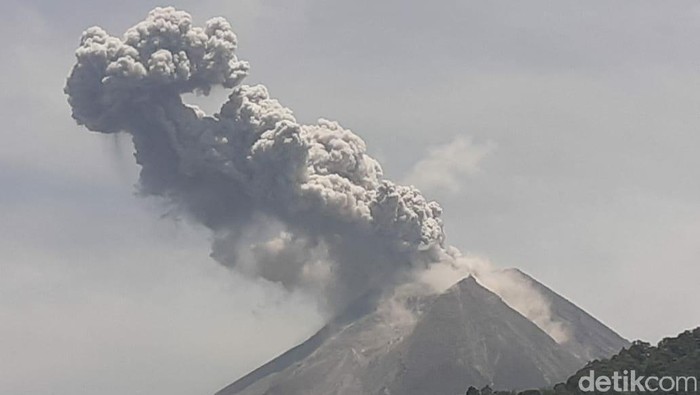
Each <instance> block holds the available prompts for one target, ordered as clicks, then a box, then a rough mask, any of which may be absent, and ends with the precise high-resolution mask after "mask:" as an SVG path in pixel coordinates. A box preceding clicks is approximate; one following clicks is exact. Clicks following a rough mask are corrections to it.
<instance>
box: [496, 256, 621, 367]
mask: <svg viewBox="0 0 700 395" xmlns="http://www.w3.org/2000/svg"><path fill="white" fill-rule="evenodd" d="M505 271H506V272H508V273H509V274H511V275H514V276H518V277H519V278H520V280H521V281H525V282H527V283H529V284H530V285H531V286H532V287H533V288H534V289H536V290H537V291H538V292H539V293H540V294H541V295H542V296H543V297H544V298H545V299H546V300H547V302H549V307H550V312H551V314H552V319H553V320H555V321H557V322H560V323H562V324H564V326H565V327H566V329H567V332H568V334H569V338H568V339H567V341H565V342H564V343H562V346H564V347H565V348H566V349H567V350H569V351H570V352H571V353H573V354H574V355H576V356H577V357H579V358H580V359H582V360H585V361H591V360H594V359H603V358H609V357H610V356H612V355H614V354H616V353H618V352H619V351H620V350H622V349H623V348H625V347H629V346H630V342H629V341H627V340H626V339H624V338H623V337H622V336H620V335H618V334H617V333H616V332H615V331H613V330H612V329H610V328H608V327H607V326H605V325H604V324H603V323H602V322H600V321H598V320H597V319H595V318H594V317H593V316H591V315H590V314H588V313H587V312H585V311H584V310H582V309H581V308H579V307H578V306H576V305H575V304H573V303H571V302H570V301H568V300H567V299H566V298H564V297H562V296H561V295H559V294H557V293H556V292H554V291H552V290H551V289H549V288H548V287H547V286H545V285H543V284H542V283H540V282H538V281H537V280H535V279H534V278H532V277H530V276H529V275H528V274H526V273H523V272H522V271H520V270H518V269H507V270H505Z"/></svg>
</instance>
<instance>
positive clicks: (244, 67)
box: [65, 8, 460, 311]
mask: <svg viewBox="0 0 700 395" xmlns="http://www.w3.org/2000/svg"><path fill="white" fill-rule="evenodd" d="M236 44H237V41H236V36H235V35H234V33H233V31H232V30H231V26H230V25H229V23H228V22H227V21H226V20H225V19H222V18H214V19H211V20H209V21H208V22H206V24H205V26H204V27H203V28H201V27H196V26H193V25H192V20H191V17H190V15H188V14H187V13H185V12H183V11H177V10H175V9H173V8H156V9H154V10H153V11H151V12H150V13H149V14H148V17H147V18H146V19H145V20H144V21H142V22H140V23H138V24H137V25H136V26H134V27H132V28H130V29H128V30H127V31H126V33H125V34H124V36H123V37H122V38H117V37H112V36H110V35H108V34H107V33H106V32H105V31H104V30H103V29H101V28H99V27H92V28H90V29H88V30H86V31H85V32H84V33H83V36H82V38H81V42H80V47H79V48H78V50H77V51H76V57H77V62H76V64H75V66H74V67H73V70H72V71H71V74H70V76H69V77H68V81H67V85H66V88H65V91H66V93H67V94H68V101H69V103H70V105H71V107H72V109H73V118H75V120H76V121H77V122H78V123H79V124H81V125H84V126H85V127H87V128H88V129H90V130H93V131H97V132H102V133H117V132H126V133H129V134H130V135H131V136H132V139H133V143H134V146H135V157H136V161H137V162H138V163H139V164H140V165H141V174H140V180H139V184H140V189H141V192H142V193H143V194H146V195H156V196H161V197H165V198H167V199H168V200H169V201H170V202H172V203H173V204H175V205H176V207H177V208H178V209H180V210H181V211H182V212H184V213H186V214H187V215H189V216H191V217H192V218H193V219H195V220H196V221H198V222H200V223H202V224H204V225H205V226H207V227H208V228H210V229H212V231H213V232H214V235H215V241H214V244H213V247H212V256H213V257H214V258H215V259H217V260H218V261H220V262H221V263H223V264H225V265H229V266H235V267H237V268H239V269H240V270H241V271H243V272H246V273H248V274H251V275H255V276H260V277H263V278H266V279H268V280H270V281H275V282H279V283H281V284H283V285H284V286H285V287H287V288H289V289H297V288H303V289H313V290H315V291H318V292H320V294H321V295H323V298H324V299H325V300H326V303H327V307H329V308H330V309H331V311H333V310H335V309H337V308H339V307H342V306H344V305H345V304H346V303H348V302H349V301H351V300H353V299H354V298H356V297H358V296H359V295H362V294H364V293H367V292H370V291H372V290H375V289H382V288H387V287H388V286H390V285H391V284H393V283H394V282H395V281H396V280H397V278H399V277H401V275H402V274H405V273H408V272H411V271H415V269H420V268H423V269H424V268H427V267H430V266H432V265H433V264H435V263H443V264H445V263H447V264H449V265H453V264H455V262H457V261H458V260H459V259H460V254H459V252H458V251H457V250H456V249H455V248H453V247H449V246H447V245H446V244H445V233H444V231H443V224H442V220H441V219H440V215H441V213H442V209H441V208H440V206H439V205H438V204H437V203H436V202H433V201H428V200H427V199H426V198H425V197H424V196H423V195H422V194H421V193H420V192H419V191H418V190H417V189H416V188H414V187H413V186H405V185H398V184H395V183H393V182H391V181H389V180H387V179H385V178H384V177H383V174H382V168H381V166H380V165H379V163H378V162H377V161H376V160H375V159H373V158H372V157H370V156H369V155H368V154H367V152H366V147H365V143H364V141H363V140H362V139H361V138H360V137H358V136H357V135H355V134H354V133H352V132H351V131H350V130H347V129H344V128H343V127H341V126H340V125H339V124H338V123H336V122H333V121H328V120H323V119H322V120H319V121H318V122H317V123H316V124H313V125H302V124H300V123H298V122H297V121H296V119H295V118H294V116H293V115H292V111H291V110H290V109H288V108H286V107H283V106H282V105H280V103H279V102H278V101H277V100H275V99H273V98H271V97H270V96H269V94H268V92H267V89H266V88H265V87H264V86H262V85H257V86H247V85H241V81H242V80H243V79H244V77H245V76H246V75H247V74H248V69H249V66H248V63H246V62H244V61H241V60H238V59H237V57H236V56H235V50H236ZM216 85H222V86H224V87H226V88H230V89H231V95H230V96H229V98H228V101H227V102H225V103H224V104H223V105H222V106H221V109H220V111H219V113H217V114H215V115H213V116H207V115H206V114H204V112H203V111H201V110H200V109H198V108H197V107H195V106H191V105H188V104H185V103H183V101H182V98H181V96H182V95H183V94H185V93H189V92H200V93H205V94H206V93H208V92H209V91H210V89H211V88H212V87H213V86H216ZM272 230H274V233H273V234H272V235H270V232H271V231H272ZM251 234H255V235H256V237H251ZM261 235H266V236H268V240H267V241H264V242H260V236H261ZM270 236H271V237H270ZM454 280H457V279H454Z"/></svg>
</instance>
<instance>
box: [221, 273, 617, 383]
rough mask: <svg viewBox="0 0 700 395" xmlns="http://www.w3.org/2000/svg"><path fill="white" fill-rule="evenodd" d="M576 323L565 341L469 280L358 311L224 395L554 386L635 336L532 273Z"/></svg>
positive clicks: (563, 317)
mask: <svg viewBox="0 0 700 395" xmlns="http://www.w3.org/2000/svg"><path fill="white" fill-rule="evenodd" d="M508 274H509V275H511V276H520V277H521V279H522V280H523V281H528V282H531V285H532V286H533V287H534V288H535V289H537V290H538V292H540V293H541V294H542V296H544V297H545V298H546V300H547V301H548V302H549V303H550V307H551V311H552V314H553V317H552V318H553V319H554V320H556V321H557V322H560V323H561V324H562V325H564V327H565V328H566V329H567V330H568V333H569V336H568V339H567V340H566V341H564V342H562V343H561V344H559V343H557V342H556V341H554V339H552V338H551V337H550V336H549V335H548V334H547V333H546V332H544V331H543V330H542V329H540V328H539V327H538V326H537V325H535V324H534V323H533V322H531V321H530V320H529V319H527V318H526V317H524V316H523V315H521V314H520V313H518V312H517V311H515V310H514V309H512V308H511V307H509V306H508V305H507V304H506V303H505V302H504V301H503V300H502V299H501V298H500V297H499V296H498V295H496V294H495V293H493V292H491V291H489V290H488V289H487V288H485V287H484V286H482V285H481V284H480V283H479V282H478V281H477V280H476V279H475V278H473V277H467V278H465V279H463V280H461V281H460V282H458V283H457V284H455V285H453V286H452V287H451V288H449V289H448V290H447V291H445V292H444V293H442V294H439V295H432V296H424V297H419V298H415V299H413V300H410V301H409V303H407V304H406V303H401V304H400V305H397V304H392V303H388V302H387V303H384V304H380V305H379V307H377V308H376V309H375V310H373V311H372V312H370V313H368V314H360V315H359V316H358V314H357V311H362V309H361V308H357V309H354V311H350V312H348V313H347V314H345V315H344V316H341V317H339V318H338V319H336V320H335V321H333V322H331V323H330V324H328V325H326V326H325V327H324V328H322V329H321V330H320V331H319V332H317V333H316V334H315V335H313V336H312V337H311V338H309V339H308V340H307V341H305V342H303V343H302V344H300V345H298V346H296V347H294V348H292V349H290V350H289V351H287V352H285V353H284V354H282V355H280V356H279V357H277V358H275V359H273V360H272V361H270V362H268V363H267V364H265V365H263V366H261V367H260V368H258V369H256V370H254V371H253V372H251V373H249V374H248V375H246V376H244V377H243V378H241V379H239V380H238V381H236V382H234V383H233V384H231V385H229V386H227V387H226V388H224V389H222V390H221V391H219V392H218V393H217V394H216V395H278V394H279V395H358V394H372V395H374V394H377V395H425V394H431V395H455V394H463V393H464V392H465V390H466V389H467V388H468V387H469V386H472V385H473V386H477V387H480V386H485V385H490V386H491V387H493V388H496V389H521V388H535V387H544V386H549V385H552V384H554V383H557V382H560V381H562V380H564V379H566V377H568V376H569V375H570V374H572V373H573V372H575V371H576V370H577V369H579V368H580V367H581V366H583V365H584V364H585V363H586V362H588V360H589V359H593V358H603V357H607V356H610V355H612V354H614V353H615V352H617V351H619V350H620V349H622V348H623V347H625V346H627V345H628V344H629V343H628V342H627V341H626V340H625V339H623V338H622V337H620V336H619V335H617V334H616V333H615V332H613V331H612V330H611V329H609V328H607V327H606V326H605V325H603V324H602V323H600V322H599V321H597V320H596V319H595V318H593V317H591V316H590V315H589V314H587V313H586V312H585V311H583V310H581V309H579V308H578V307H576V306H575V305H574V304H572V303H571V302H569V301H567V300H566V299H565V298H563V297H561V296H559V295H557V294H556V293H554V292H553V291H551V290H550V289H549V288H547V287H545V286H544V285H542V284H540V283H538V282H537V281H535V280H534V279H532V278H531V277H530V276H528V275H526V274H524V273H522V272H520V271H517V270H515V269H509V270H508Z"/></svg>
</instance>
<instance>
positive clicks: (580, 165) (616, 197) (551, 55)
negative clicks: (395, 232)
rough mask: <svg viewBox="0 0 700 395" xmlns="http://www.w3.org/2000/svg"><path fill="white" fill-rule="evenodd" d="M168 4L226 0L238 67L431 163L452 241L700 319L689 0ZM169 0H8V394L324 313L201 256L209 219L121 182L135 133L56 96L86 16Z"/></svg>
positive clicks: (547, 278) (143, 382)
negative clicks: (203, 222) (90, 128)
mask: <svg viewBox="0 0 700 395" xmlns="http://www.w3.org/2000/svg"><path fill="white" fill-rule="evenodd" d="M169 4H172V5H175V6H177V7H181V8H184V9H186V10H187V11H189V12H190V13H191V14H192V15H193V16H194V18H195V20H196V21H197V22H203V21H204V20H206V19H208V18H210V17H212V16H218V15H222V16H225V17H227V18H228V19H229V20H230V21H231V22H232V24H233V26H234V29H235V30H236V32H237V33H238V38H239V42H240V50H239V54H240V57H241V58H243V59H246V60H248V61H250V62H251V65H252V72H251V76H250V78H249V80H248V82H249V83H251V82H262V83H264V84H266V85H267V86H268V88H269V89H270V92H271V94H272V95H273V96H275V97H277V98H279V99H280V101H281V102H282V103H283V104H285V105H286V106H288V107H290V108H292V109H293V110H294V111H295V114H296V116H297V117H298V118H299V119H300V120H301V121H314V120H315V119H316V118H318V117H325V118H329V119H335V120H338V121H339V122H340V123H341V124H342V125H344V126H345V127H349V128H351V129H352V130H353V131H355V132H356V133H358V134H360V135H361V136H362V137H363V138H364V139H365V140H366V141H367V143H368V147H369V151H370V152H371V153H372V154H373V155H375V156H376V157H378V158H379V159H380V160H381V161H382V163H383V165H384V168H385V171H386V173H387V174H388V176H389V177H390V178H393V179H397V180H410V181H413V182H416V183H418V184H419V186H421V184H423V186H424V187H425V188H424V192H425V193H426V195H428V196H429V197H432V198H435V199H438V200H439V201H440V202H441V203H442V205H443V207H444V208H445V215H444V218H445V221H446V226H447V232H448V238H449V241H450V242H451V244H454V245H456V246H458V247H459V248H461V249H462V250H464V251H469V252H473V253H477V254H481V255H484V256H486V257H488V258H489V259H490V260H492V261H493V262H494V263H496V264H497V265H499V266H503V267H508V266H517V267H520V268H521V269H523V270H525V271H527V272H529V273H530V274H532V275H533V276H534V277H536V278H538V279H540V280H541V281H542V282H543V283H545V284H547V285H548V286H550V287H551V288H553V289H554V290H556V291H558V292H560V293H561V294H563V295H564V296H566V297H568V298H570V299H571V300H572V301H573V302H575V303H577V304H578V305H580V306H581V307H583V308H585V309H586V310H588V311H589V312H591V313H592V314H593V315H595V316H596V317H598V318H600V319H601V320H602V321H603V322H605V323H606V324H608V325H609V326H611V327H612V328H613V329H616V330H618V331H619V332H620V333H621V334H622V335H623V336H625V337H627V338H630V339H633V338H642V339H646V340H651V341H657V340H658V339H659V338H660V337H662V336H664V335H672V334H675V333H677V332H679V331H681V330H683V329H686V328H690V327H694V326H697V325H699V324H700V304H698V303H696V301H697V295H696V292H694V291H695V290H696V289H697V284H698V282H699V281H700V265H699V264H698V263H700V242H699V239H700V182H699V181H698V180H699V179H700V155H697V151H698V149H699V148H700V134H698V132H697V131H698V128H700V112H699V111H698V108H700V50H699V49H700V4H699V3H697V2H694V1H681V0H679V1H674V2H658V1H641V0H629V1H616V2H611V1H562V0H557V1H530V2H516V1H488V2H483V1H444V2H431V3H428V2H405V1H398V0H387V1H381V2H378V1H354V2H342V3H341V2H329V1H320V0H305V1H296V0H295V1H290V0H286V1H281V0H265V1H252V0H249V1H226V2H223V1H214V0H209V1H174V2H171V3H169ZM169 4H164V3H158V2H152V1H143V0H139V1H135V0H125V1H120V2H106V1H78V0H67V1H61V2H57V1H49V0H45V1H40V0H30V1H4V2H2V4H0V11H1V12H2V14H3V15H5V16H6V18H5V20H6V22H5V23H4V24H2V25H0V34H2V36H3V37H5V40H4V46H3V47H4V50H5V54H6V55H5V57H4V58H3V59H4V61H3V62H0V75H1V77H0V79H1V81H2V90H1V91H0V104H1V105H0V117H1V118H2V119H5V120H7V122H6V126H5V127H4V128H2V130H1V131H0V134H1V135H2V143H1V144H0V183H1V184H0V185H1V186H0V191H1V192H0V355H3V356H4V357H3V358H0V393H12V394H21V395H24V394H27V395H29V394H31V395H35V394H37V395H38V394H53V395H64V394H65V395H68V394H71V395H82V394H86V395H87V394H91V395H92V394H101V395H110V394H125V393H127V394H149V395H152V394H169V395H179V394H182V395H185V394H197V393H205V394H206V393H213V392H214V391H215V390H216V389H218V388H220V387H221V386H223V385H225V384H227V383H228V382H230V381H232V380H233V379H235V378H236V377H238V376H239V375H241V374H243V373H245V372H246V371H248V370H250V369H252V368H254V367H256V366H257V365H259V364H260V363H262V362H264V361H266V360H268V359H270V358H271V357H273V356H275V355H276V354H278V353H279V352H282V351H284V350H286V349H287V348H288V347H289V346H291V345H293V344H295V343H296V342H298V341H299V340H301V339H303V338H304V337H305V336H308V335H309V334H311V333H313V332H314V331H315V330H316V329H317V328H318V326H319V325H320V324H321V319H320V317H319V316H318V314H316V313H315V312H314V309H313V307H312V306H311V305H310V303H308V301H305V300H304V299H303V298H302V297H301V296H294V297H291V298H290V297H289V296H288V295H285V294H284V293H283V292H282V291H281V290H280V289H278V288H276V287H275V286H273V285H271V284H263V283H260V282H254V281H251V280H247V279H244V278H241V277H240V276H237V275H236V274H235V273H231V272H230V271H227V270H226V269H223V268H222V267H219V266H218V265H217V264H216V263H214V262H213V261H212V260H211V259H209V257H208V254H209V250H210V248H209V240H208V234H207V232H206V231H205V230H204V229H201V228H198V227H195V226H192V225H189V224H186V223H179V222H173V221H172V220H170V219H163V218H161V217H162V215H163V214H164V212H165V210H166V208H164V207H163V206H162V205H160V204H158V202H157V201H155V200H152V199H148V200H144V199H140V198H138V197H136V196H135V195H134V188H133V184H134V183H135V182H136V179H137V172H138V168H137V167H136V165H135V164H134V163H133V159H132V158H131V146H130V142H129V141H128V140H126V139H118V138H117V139H113V138H110V137H109V136H104V135H97V134H89V133H86V132H85V131H84V130H81V128H79V127H78V126H76V125H75V124H74V122H73V121H72V120H71V118H70V109H69V107H68V105H67V103H66V100H65V96H64V95H63V93H62V89H63V85H64V83H65V77H66V76H67V74H68V72H69V69H70V67H71V66H72V64H73V61H74V59H73V51H74V49H75V47H76V46H77V44H78V38H79V35H80V33H81V32H82V30H84V29H85V28H87V27H88V26H91V25H100V26H103V27H104V28H106V29H107V30H108V31H109V32H110V33H112V34H115V35H119V34H121V33H122V32H123V31H124V30H125V29H126V28H127V27H129V26H131V25H132V24H134V23H136V22H137V21H139V20H141V19H142V18H143V17H144V16H145V15H146V13H147V12H148V10H150V9H151V8H153V7H154V6H157V5H169ZM224 94H225V93H223V92H215V95H214V97H212V98H207V99H196V100H197V101H199V102H201V103H203V106H204V107H208V108H210V109H213V108H216V103H217V101H218V100H220V99H221V97H222V96H223V95H224ZM436 152H438V153H440V154H439V155H436V154H435V153H436ZM461 155H466V156H467V158H466V159H464V160H461V159H460V157H461ZM439 158H445V160H444V161H440V160H439ZM465 163H466V164H465ZM433 169H443V170H444V171H445V172H441V173H440V174H443V175H444V174H448V175H449V177H451V178H450V179H451V180H452V179H454V180H457V181H458V183H459V188H441V187H440V186H441V185H444V182H441V180H439V179H438V180H436V179H430V177H429V175H430V174H431V172H434V171H433ZM8 356H9V357H8Z"/></svg>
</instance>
